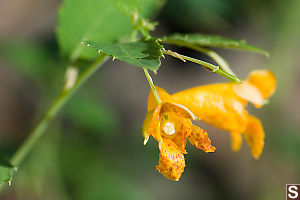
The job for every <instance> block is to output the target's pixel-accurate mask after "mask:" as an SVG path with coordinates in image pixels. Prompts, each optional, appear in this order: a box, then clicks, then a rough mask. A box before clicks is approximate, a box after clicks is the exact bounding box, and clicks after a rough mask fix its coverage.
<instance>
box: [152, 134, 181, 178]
mask: <svg viewBox="0 0 300 200" xmlns="http://www.w3.org/2000/svg"><path fill="white" fill-rule="evenodd" d="M159 150H160V154H159V163H158V165H156V166H155V167H156V169H157V171H159V172H160V173H162V175H164V176H165V177H166V178H168V179H171V180H174V181H178V180H179V178H180V177H181V174H182V172H183V171H184V167H185V160H184V156H183V153H182V152H181V151H180V149H178V147H177V146H176V144H174V143H173V142H172V141H171V140H168V139H163V140H162V141H161V142H160V143H159Z"/></svg>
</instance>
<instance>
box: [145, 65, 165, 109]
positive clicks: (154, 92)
mask: <svg viewBox="0 0 300 200" xmlns="http://www.w3.org/2000/svg"><path fill="white" fill-rule="evenodd" d="M143 69H144V72H145V75H146V78H147V81H148V83H149V85H150V87H151V90H152V92H153V95H154V97H155V100H156V103H157V104H158V105H159V104H160V103H161V100H160V98H159V96H158V93H157V91H156V89H155V86H154V84H153V81H152V78H151V76H150V74H149V72H148V70H147V69H146V68H143Z"/></svg>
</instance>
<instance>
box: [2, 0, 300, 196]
mask: <svg viewBox="0 0 300 200" xmlns="http://www.w3.org/2000/svg"><path fill="white" fill-rule="evenodd" d="M60 4H61V1H60V0H44V1H38V0H26V1H24V0H15V1H9V0H2V1H1V6H0V19H1V20H0V147H1V148H0V150H1V152H4V153H5V154H6V155H7V156H10V155H12V153H13V152H14V150H15V149H16V148H17V147H18V146H19V145H20V144H21V142H22V141H23V140H24V138H26V136H27V135H28V133H29V132H30V130H31V129H32V128H33V126H34V125H35V124H36V123H37V122H38V120H39V119H40V117H41V116H42V114H43V113H44V112H45V110H46V109H47V106H48V105H49V104H50V103H51V102H52V100H53V99H54V98H55V97H56V95H57V93H58V91H59V88H60V85H62V83H63V79H64V72H65V69H66V66H67V64H66V61H64V60H63V59H62V58H61V56H60V51H59V48H58V44H57V41H56V38H55V26H56V14H57V9H58V7H59V5H60ZM155 20H157V21H158V22H159V26H158V27H157V30H156V31H155V32H154V35H163V34H169V33H173V32H182V33H185V32H200V33H207V34H218V35H222V36H227V37H232V38H244V39H246V40H247V41H248V42H249V43H250V44H254V45H257V46H259V47H261V48H264V49H267V50H268V51H270V53H271V57H270V58H269V59H267V58H265V57H263V56H261V55H258V54H253V53H247V52H237V51H231V50H216V51H217V52H219V53H220V54H221V55H223V56H224V57H225V58H226V59H227V61H228V62H229V63H230V65H231V67H232V69H233V70H234V71H235V72H236V74H238V76H239V77H242V78H245V77H246V76H247V74H248V73H249V72H250V71H251V70H252V69H257V68H267V69H270V70H272V71H274V73H275V75H276V77H277V79H278V89H277V91H276V93H275V95H274V96H273V97H272V98H271V99H270V103H269V104H268V105H266V106H265V107H264V108H262V109H260V110H256V109H253V107H251V106H250V107H249V110H250V112H251V113H253V114H255V115H256V116H258V117H259V118H260V119H261V120H262V122H263V125H264V128H265V132H266V140H265V149H264V152H263V154H262V156H261V158H260V160H258V161H256V160H254V159H253V158H252V157H251V155H250V152H249V149H248V146H247V145H246V144H244V145H243V147H242V150H241V151H240V152H238V153H234V152H231V150H230V136H229V134H228V133H227V132H223V131H220V130H218V129H216V128H214V127H211V126H209V125H207V124H205V123H203V122H200V126H201V127H203V128H205V129H206V130H207V132H208V133H209V135H210V137H211V139H212V141H213V144H214V145H215V146H216V147H217V151H216V152H215V153H213V154H205V153H203V152H202V151H199V150H197V149H196V148H195V147H193V146H192V145H188V147H187V150H188V152H189V153H188V154H187V155H186V156H185V157H186V165H187V166H186V168H185V172H184V173H183V176H182V178H181V180H180V181H179V182H173V181H170V180H167V179H166V178H164V177H163V176H162V175H161V174H160V173H158V172H157V171H156V170H155V168H154V166H155V165H156V163H157V162H158V148H157V142H156V141H154V140H153V139H150V141H149V142H148V144H147V145H146V146H144V145H143V143H142V142H143V138H142V134H141V126H142V122H143V120H144V117H145V115H146V105H147V96H148V92H149V86H148V83H147V81H146V80H145V77H144V74H143V71H142V70H141V69H139V68H136V67H132V66H130V65H128V64H124V63H122V62H119V61H114V62H111V61H109V62H108V63H106V64H105V66H104V67H102V68H101V69H100V70H99V71H98V72H97V73H96V74H95V75H94V76H93V77H92V78H91V79H90V80H89V81H88V82H87V83H86V84H85V85H84V86H83V87H82V88H81V89H80V90H79V91H78V92H77V93H76V94H75V95H74V96H73V97H72V99H70V101H69V102H68V103H67V105H66V107H65V108H64V109H63V110H62V112H61V113H60V114H59V116H58V117H57V118H56V120H55V122H54V123H52V124H51V126H50V127H49V129H48V130H47V133H46V134H45V136H44V137H43V138H42V140H41V141H40V142H39V143H38V145H37V146H36V147H35V148H34V150H33V152H32V153H31V154H30V156H29V157H27V159H26V161H25V162H24V163H23V165H22V166H21V167H20V169H19V171H18V173H17V174H16V177H15V179H14V180H13V184H12V186H11V187H7V188H6V190H5V191H4V192H2V193H1V195H0V199H4V200H14V199H22V200H27V199H28V200H29V199H30V200H32V199H37V200H39V199H43V200H47V199H58V200H68V199H79V200H81V199H84V200H92V199H128V200H134V199H137V200H140V199H145V200H148V199H149V200H151V199H173V200H176V199H183V198H185V199H245V200H250V199H256V200H269V199H270V200H275V199H278V200H280V199H284V198H285V184H287V183H300V123H299V122H300V93H299V90H300V70H299V69H300V68H299V65H300V57H299V55H298V54H299V52H300V37H299V36H300V1H299V0H290V1H284V0H266V1H260V0H240V1H238V0H170V1H168V2H167V3H166V4H165V6H164V7H163V9H162V11H161V12H160V14H159V15H158V16H157V17H156V19H155ZM176 50H178V52H182V53H185V54H187V55H191V56H194V57H199V58H201V59H204V60H207V61H210V62H211V60H209V59H207V57H205V56H203V55H201V54H199V53H195V52H193V51H190V50H187V49H176ZM153 79H154V82H155V83H156V84H157V85H159V86H160V87H163V88H165V89H166V90H167V91H169V92H171V93H172V92H176V91H179V90H182V89H185V88H189V87H193V86H196V85H201V84H208V83H213V82H221V81H226V80H225V79H224V78H222V77H219V76H217V75H216V74H213V73H209V72H207V71H205V70H203V69H202V68H201V67H200V66H197V65H195V64H191V63H182V62H180V61H177V60H175V59H172V58H169V57H167V58H166V59H163V60H162V66H161V68H160V70H159V71H158V75H156V76H153Z"/></svg>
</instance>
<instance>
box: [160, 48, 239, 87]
mask: <svg viewBox="0 0 300 200" xmlns="http://www.w3.org/2000/svg"><path fill="white" fill-rule="evenodd" d="M163 53H164V54H167V55H171V56H173V57H175V58H178V59H180V60H182V61H184V62H185V61H186V60H188V61H191V62H194V63H197V64H199V65H202V66H204V67H205V68H207V69H209V70H210V71H212V72H215V73H217V74H219V75H220V76H223V77H225V78H227V79H229V80H231V81H234V82H237V83H241V80H240V79H239V78H237V77H236V76H234V75H232V74H230V73H228V72H226V71H224V70H222V69H220V67H219V66H216V65H213V64H211V63H208V62H205V61H202V60H198V59H196V58H192V57H189V56H185V55H181V54H179V53H176V52H173V51H170V50H165V51H163Z"/></svg>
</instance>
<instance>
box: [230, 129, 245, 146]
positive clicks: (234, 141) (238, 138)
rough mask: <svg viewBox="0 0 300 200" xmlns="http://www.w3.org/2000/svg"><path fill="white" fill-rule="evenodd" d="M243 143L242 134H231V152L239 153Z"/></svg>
mask: <svg viewBox="0 0 300 200" xmlns="http://www.w3.org/2000/svg"><path fill="white" fill-rule="evenodd" d="M242 142H243V138H242V134H241V133H237V132H231V149H232V151H239V150H240V148H241V145H242Z"/></svg>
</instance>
